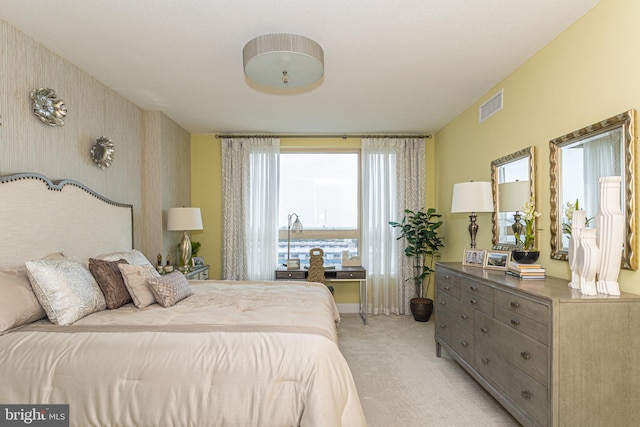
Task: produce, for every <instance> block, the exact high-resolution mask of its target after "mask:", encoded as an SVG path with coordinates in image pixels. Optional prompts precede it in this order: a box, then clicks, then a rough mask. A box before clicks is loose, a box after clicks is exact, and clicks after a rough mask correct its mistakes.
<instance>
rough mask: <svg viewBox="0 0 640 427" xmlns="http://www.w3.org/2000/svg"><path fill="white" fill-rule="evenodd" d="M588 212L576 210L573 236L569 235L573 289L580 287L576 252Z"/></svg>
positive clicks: (572, 224) (572, 222)
mask: <svg viewBox="0 0 640 427" xmlns="http://www.w3.org/2000/svg"><path fill="white" fill-rule="evenodd" d="M585 223H586V212H585V211H580V210H578V211H574V212H573V215H572V217H571V237H569V256H568V258H569V268H570V269H571V281H570V282H569V287H570V288H572V289H580V277H579V274H578V268H577V258H576V253H577V250H578V248H579V247H580V239H581V238H582V230H584V228H585Z"/></svg>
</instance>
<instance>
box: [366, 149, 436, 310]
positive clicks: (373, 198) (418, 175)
mask: <svg viewBox="0 0 640 427" xmlns="http://www.w3.org/2000/svg"><path fill="white" fill-rule="evenodd" d="M361 161H362V167H361V169H362V243H361V259H362V264H363V266H365V268H366V269H367V281H368V283H369V287H370V294H371V303H370V308H369V312H370V313H373V314H387V315H389V314H409V313H410V309H409V300H410V299H411V298H412V297H413V296H414V287H413V282H412V281H410V280H409V281H408V280H406V279H407V278H409V277H411V276H412V269H411V265H410V263H409V262H408V261H407V259H406V257H405V256H404V243H403V242H402V241H401V240H397V239H396V236H397V230H395V229H393V228H392V227H391V226H390V225H389V221H399V220H400V219H401V218H402V216H403V214H404V210H405V209H411V210H417V209H420V208H422V207H424V203H425V177H426V174H425V143H424V139H423V138H364V139H363V140H362V160H361Z"/></svg>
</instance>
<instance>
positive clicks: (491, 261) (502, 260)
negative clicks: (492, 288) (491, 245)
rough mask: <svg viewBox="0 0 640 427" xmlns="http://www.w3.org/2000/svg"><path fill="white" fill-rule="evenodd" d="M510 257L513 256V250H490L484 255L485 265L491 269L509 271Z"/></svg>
mask: <svg viewBox="0 0 640 427" xmlns="http://www.w3.org/2000/svg"><path fill="white" fill-rule="evenodd" d="M509 258H511V252H509V251H493V250H488V251H487V253H486V254H485V256H484V265H483V267H484V268H487V269H489V270H503V271H507V267H509Z"/></svg>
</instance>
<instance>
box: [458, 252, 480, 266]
mask: <svg viewBox="0 0 640 427" xmlns="http://www.w3.org/2000/svg"><path fill="white" fill-rule="evenodd" d="M484 253H485V250H484V249H465V250H464V255H463V257H462V265H466V266H470V267H482V265H483V263H484Z"/></svg>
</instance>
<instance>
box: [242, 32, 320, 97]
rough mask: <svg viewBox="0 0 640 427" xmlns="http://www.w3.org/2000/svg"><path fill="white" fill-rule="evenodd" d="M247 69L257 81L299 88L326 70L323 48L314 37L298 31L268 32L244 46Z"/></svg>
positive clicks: (251, 77) (278, 86) (247, 72)
mask: <svg viewBox="0 0 640 427" xmlns="http://www.w3.org/2000/svg"><path fill="white" fill-rule="evenodd" d="M242 57H243V60H244V73H245V74H246V75H247V77H248V78H249V79H251V80H253V81H254V82H256V83H259V84H261V85H264V86H271V87H276V88H287V89H288V88H296V87H301V86H307V85H310V84H311V83H314V82H316V81H318V80H319V79H320V78H321V77H322V75H323V74H324V52H323V51H322V47H320V45H319V44H318V43H316V42H314V41H313V40H311V39H308V38H306V37H303V36H299V35H296V34H265V35H264V36H259V37H256V38H255V39H253V40H251V41H250V42H249V43H247V44H246V45H245V46H244V49H242Z"/></svg>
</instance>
